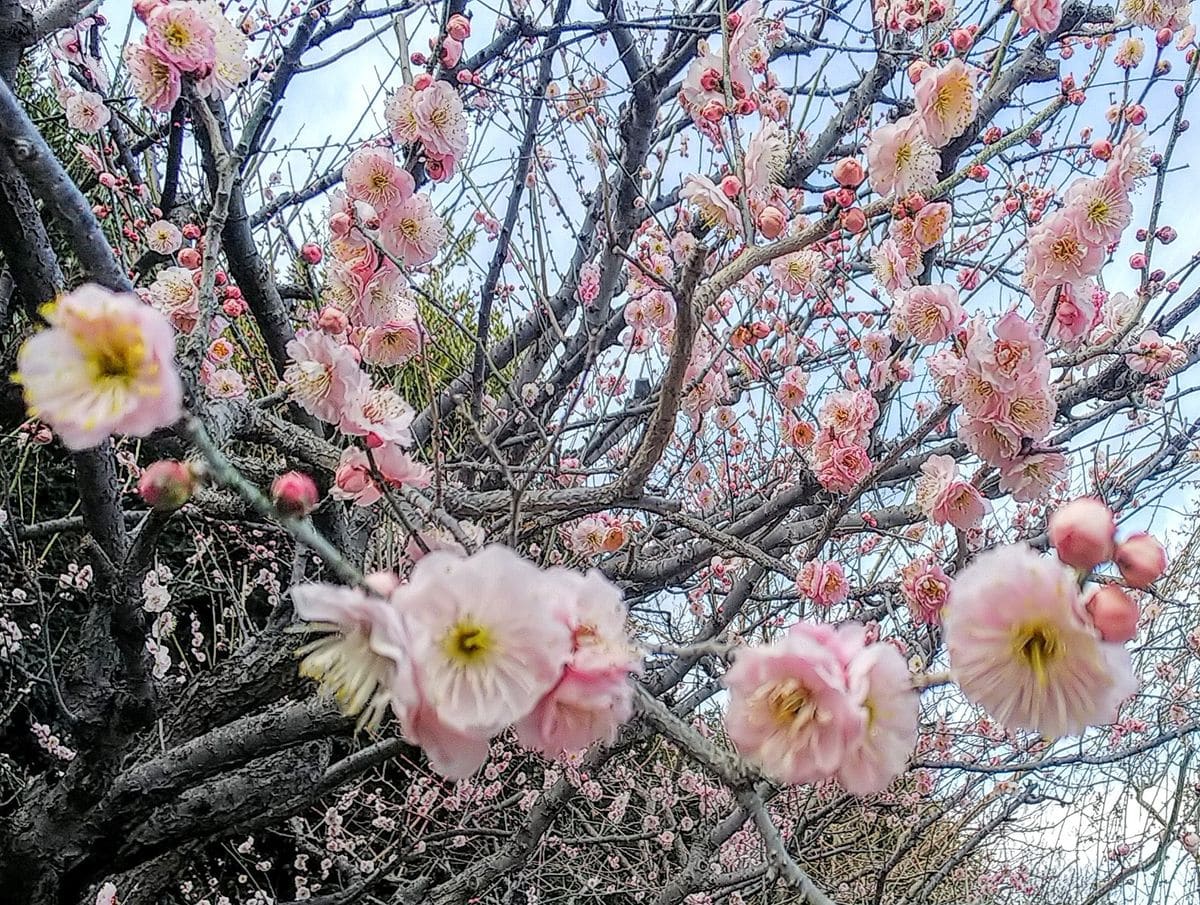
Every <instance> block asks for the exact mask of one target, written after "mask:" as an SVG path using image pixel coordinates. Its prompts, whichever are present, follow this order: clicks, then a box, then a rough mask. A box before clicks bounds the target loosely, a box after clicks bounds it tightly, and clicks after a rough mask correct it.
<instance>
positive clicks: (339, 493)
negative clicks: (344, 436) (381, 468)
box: [329, 446, 383, 506]
mask: <svg viewBox="0 0 1200 905" xmlns="http://www.w3.org/2000/svg"><path fill="white" fill-rule="evenodd" d="M329 495H330V496H331V497H333V498H334V499H335V500H346V501H349V502H353V503H354V504H355V505H356V506H371V505H374V504H375V503H377V502H379V500H380V499H381V498H382V496H383V491H382V490H380V489H379V485H378V484H377V483H376V482H375V479H374V477H373V476H372V474H371V463H370V461H369V460H368V459H367V454H366V453H365V452H363V451H362V450H361V449H359V448H358V447H357V446H347V447H346V448H345V449H343V450H342V454H341V457H340V458H339V459H338V465H337V469H336V470H335V471H334V474H333V486H332V487H331V488H329Z"/></svg>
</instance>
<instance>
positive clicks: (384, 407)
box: [338, 381, 415, 449]
mask: <svg viewBox="0 0 1200 905" xmlns="http://www.w3.org/2000/svg"><path fill="white" fill-rule="evenodd" d="M352 390H353V391H352V392H350V393H348V394H347V395H346V397H345V399H344V400H343V409H342V413H341V419H340V420H339V421H338V430H340V431H341V432H342V433H343V434H346V435H348V436H351V437H364V438H366V441H367V446H369V447H371V448H372V449H374V448H377V447H380V446H385V445H397V446H404V447H407V446H412V445H413V436H412V431H411V429H410V428H411V426H412V421H413V417H414V415H415V412H414V411H413V408H412V406H411V405H409V404H408V403H407V402H405V401H404V400H403V399H401V398H400V396H399V395H398V394H397V393H395V392H394V391H392V390H389V389H388V388H387V387H371V386H369V385H368V384H367V383H366V382H365V381H363V382H360V383H357V384H356V385H355V386H354V387H353V388H352Z"/></svg>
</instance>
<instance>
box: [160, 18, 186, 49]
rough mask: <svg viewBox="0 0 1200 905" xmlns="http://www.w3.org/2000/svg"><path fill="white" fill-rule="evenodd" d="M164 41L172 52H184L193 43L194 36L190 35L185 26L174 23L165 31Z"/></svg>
mask: <svg viewBox="0 0 1200 905" xmlns="http://www.w3.org/2000/svg"><path fill="white" fill-rule="evenodd" d="M163 40H165V41H166V42H167V46H168V47H170V48H171V49H172V50H183V49H184V48H185V47H187V46H188V44H190V43H191V40H192V36H191V35H190V34H188V30H187V29H186V28H184V27H183V25H181V24H180V23H178V22H172V23H171V24H170V25H168V26H167V27H166V28H164V29H163Z"/></svg>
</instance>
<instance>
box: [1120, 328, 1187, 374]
mask: <svg viewBox="0 0 1200 905" xmlns="http://www.w3.org/2000/svg"><path fill="white" fill-rule="evenodd" d="M1125 360H1126V362H1127V363H1128V364H1129V368H1130V370H1132V371H1136V372H1137V373H1139V374H1145V375H1146V376H1147V377H1159V376H1161V375H1163V374H1167V373H1169V372H1171V371H1172V370H1174V369H1176V368H1178V367H1180V366H1182V365H1183V363H1184V362H1185V361H1186V360H1187V359H1186V354H1185V353H1184V351H1183V349H1182V348H1180V347H1179V346H1177V345H1175V344H1174V343H1172V342H1170V341H1169V340H1165V339H1164V338H1163V337H1161V336H1159V335H1158V334H1157V333H1155V332H1154V331H1153V330H1146V331H1143V333H1142V335H1141V336H1140V337H1138V341H1137V343H1136V344H1135V345H1134V347H1133V348H1132V349H1131V350H1130V351H1129V352H1128V353H1127V354H1126V356H1125Z"/></svg>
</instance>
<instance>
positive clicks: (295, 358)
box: [283, 330, 367, 424]
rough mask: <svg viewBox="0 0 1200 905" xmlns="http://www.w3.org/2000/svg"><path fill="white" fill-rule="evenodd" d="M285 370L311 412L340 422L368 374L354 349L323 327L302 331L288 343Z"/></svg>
mask: <svg viewBox="0 0 1200 905" xmlns="http://www.w3.org/2000/svg"><path fill="white" fill-rule="evenodd" d="M287 353H288V357H289V358H290V359H291V364H289V365H288V366H287V368H286V370H285V371H284V372H283V379H284V382H285V383H287V385H288V389H290V390H291V392H292V397H293V398H294V399H295V400H296V402H297V403H299V404H300V406H301V407H302V408H303V409H304V410H305V411H307V412H308V413H309V414H311V415H314V416H315V417H317V418H320V419H321V420H322V421H328V422H329V423H330V424H336V423H338V422H339V421H340V420H341V418H342V414H343V412H344V411H345V407H346V404H347V402H349V401H350V400H352V399H353V398H355V397H356V396H358V395H359V394H360V393H362V392H363V386H364V384H365V382H366V380H367V376H366V375H365V374H364V373H363V372H362V369H361V368H360V367H359V366H358V361H357V360H356V358H355V355H354V352H353V351H352V350H351V349H350V347H349V346H346V345H343V344H342V343H339V342H338V341H337V340H335V339H333V338H332V337H330V336H328V335H326V334H325V333H322V332H321V331H319V330H309V331H302V332H301V333H299V334H297V336H296V338H295V339H293V340H292V341H291V342H289V343H288V344H287Z"/></svg>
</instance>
